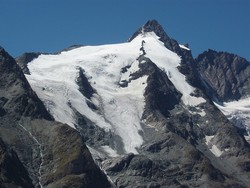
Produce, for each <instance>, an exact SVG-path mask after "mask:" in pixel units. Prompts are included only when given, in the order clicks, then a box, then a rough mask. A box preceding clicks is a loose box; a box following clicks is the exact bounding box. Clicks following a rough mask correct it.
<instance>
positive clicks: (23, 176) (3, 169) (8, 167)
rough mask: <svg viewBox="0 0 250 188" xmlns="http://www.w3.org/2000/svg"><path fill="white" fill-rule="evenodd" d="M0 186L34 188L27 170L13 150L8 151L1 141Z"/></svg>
mask: <svg viewBox="0 0 250 188" xmlns="http://www.w3.org/2000/svg"><path fill="white" fill-rule="evenodd" d="M0 185H1V187H2V188H8V187H34V186H33V185H32V182H31V179H30V178H29V176H28V173H27V170H26V169H25V168H24V166H23V164H22V163H21V162H20V160H19V158H18V156H17V154H16V153H15V152H14V151H13V150H8V148H7V146H6V145H5V143H4V142H3V141H2V140H1V139H0Z"/></svg>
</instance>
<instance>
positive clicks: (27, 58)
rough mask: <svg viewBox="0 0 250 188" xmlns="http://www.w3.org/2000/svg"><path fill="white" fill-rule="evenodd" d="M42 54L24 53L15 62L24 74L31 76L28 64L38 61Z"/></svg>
mask: <svg viewBox="0 0 250 188" xmlns="http://www.w3.org/2000/svg"><path fill="white" fill-rule="evenodd" d="M39 55H41V53H34V52H33V53H32V52H31V53H24V54H23V55H21V56H20V57H17V58H16V59H15V60H16V62H17V64H18V65H19V66H20V67H21V69H22V71H23V73H24V74H30V71H29V69H28V63H29V62H31V61H32V60H33V59H36V58H37V57H38V56H39Z"/></svg>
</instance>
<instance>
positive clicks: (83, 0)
mask: <svg viewBox="0 0 250 188" xmlns="http://www.w3.org/2000/svg"><path fill="white" fill-rule="evenodd" d="M0 19H1V22H0V23H1V26H0V45H1V46H2V47H4V48H5V49H6V50H7V51H8V52H9V53H10V54H11V55H12V56H14V57H16V56H18V55H21V54H22V53H24V52H49V53H52V52H57V51H60V50H62V49H64V48H67V47H69V46H71V45H74V44H82V45H98V44H107V43H119V42H124V41H127V39H128V38H129V37H130V36H131V35H132V34H133V33H134V32H135V31H136V30H137V29H138V28H139V27H140V26H142V25H143V24H144V23H145V22H146V21H147V20H149V19H156V20H158V22H159V23H160V24H161V25H162V26H163V28H164V29H165V31H166V32H167V33H168V35H169V36H170V37H172V38H175V39H176V40H177V41H178V42H180V43H189V45H190V48H191V49H192V52H193V55H194V56H196V55H197V54H198V53H201V52H203V51H204V50H207V49H208V48H210V49H214V50H218V51H228V52H232V53H236V54H239V55H240V56H242V57H245V58H247V59H248V60H250V47H249V46H250V0H209V1H208V0H98V1H97V0H0Z"/></svg>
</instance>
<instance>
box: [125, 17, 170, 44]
mask: <svg viewBox="0 0 250 188" xmlns="http://www.w3.org/2000/svg"><path fill="white" fill-rule="evenodd" d="M150 32H154V33H155V34H156V35H157V36H158V37H159V38H160V39H164V40H166V39H170V38H169V37H168V35H167V34H166V32H165V31H164V29H163V27H162V26H161V25H160V24H159V23H158V22H157V21H156V20H149V21H147V22H146V23H145V24H144V25H143V26H142V27H140V28H139V29H138V30H137V31H136V32H135V33H134V34H133V35H132V37H131V38H130V39H129V41H132V40H133V39H134V38H136V37H137V36H138V35H140V34H145V33H150Z"/></svg>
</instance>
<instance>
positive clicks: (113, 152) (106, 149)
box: [101, 146, 118, 157]
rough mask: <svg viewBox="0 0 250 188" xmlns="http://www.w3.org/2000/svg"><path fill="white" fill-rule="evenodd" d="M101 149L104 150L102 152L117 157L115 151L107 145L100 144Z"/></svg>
mask: <svg viewBox="0 0 250 188" xmlns="http://www.w3.org/2000/svg"><path fill="white" fill-rule="evenodd" d="M101 149H102V150H104V152H105V153H107V155H108V156H109V157H117V156H118V154H117V152H116V151H115V150H113V149H112V148H111V147H109V146H101Z"/></svg>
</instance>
